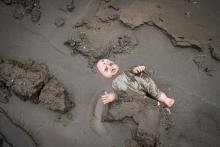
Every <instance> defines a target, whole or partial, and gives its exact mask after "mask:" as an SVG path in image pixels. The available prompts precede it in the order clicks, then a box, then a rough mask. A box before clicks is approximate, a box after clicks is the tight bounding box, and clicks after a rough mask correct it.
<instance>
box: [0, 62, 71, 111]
mask: <svg viewBox="0 0 220 147" xmlns="http://www.w3.org/2000/svg"><path fill="white" fill-rule="evenodd" d="M49 77H50V75H49V69H48V67H47V66H46V65H44V64H37V63H35V62H34V61H32V60H29V61H28V62H27V63H21V62H18V61H15V60H4V61H2V63H1V64H0V80H1V81H2V82H3V84H5V85H6V86H7V88H9V89H10V90H12V91H13V92H14V93H15V94H16V95H17V96H18V97H19V98H20V99H21V100H23V101H26V100H30V101H32V102H34V103H38V102H39V101H40V102H42V103H44V104H47V105H48V108H49V109H50V110H53V111H58V112H61V113H65V112H67V111H68V110H70V109H71V108H72V107H73V103H72V102H71V101H70V100H69V98H68V94H67V92H66V91H65V89H64V88H63V85H62V84H61V83H60V82H59V81H58V80H57V79H55V78H52V79H50V80H49ZM48 80H49V81H48ZM6 96H7V95H6ZM5 99H6V98H5Z"/></svg>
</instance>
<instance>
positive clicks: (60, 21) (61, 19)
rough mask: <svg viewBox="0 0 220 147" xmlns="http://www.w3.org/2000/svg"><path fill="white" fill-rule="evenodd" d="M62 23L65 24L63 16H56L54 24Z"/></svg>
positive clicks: (58, 25) (60, 24) (59, 25)
mask: <svg viewBox="0 0 220 147" xmlns="http://www.w3.org/2000/svg"><path fill="white" fill-rule="evenodd" d="M64 24H65V20H64V18H63V17H58V18H56V19H55V21H54V25H55V26H56V27H62V26H63V25H64Z"/></svg>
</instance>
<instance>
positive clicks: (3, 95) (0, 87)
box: [0, 81, 11, 103]
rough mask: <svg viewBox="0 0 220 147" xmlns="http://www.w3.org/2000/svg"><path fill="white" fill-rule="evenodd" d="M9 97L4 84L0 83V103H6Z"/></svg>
mask: <svg viewBox="0 0 220 147" xmlns="http://www.w3.org/2000/svg"><path fill="white" fill-rule="evenodd" d="M10 96H11V93H10V91H9V90H8V88H7V87H6V86H5V84H4V83H3V82H1V81H0V102H1V103H8V102H9V97H10Z"/></svg>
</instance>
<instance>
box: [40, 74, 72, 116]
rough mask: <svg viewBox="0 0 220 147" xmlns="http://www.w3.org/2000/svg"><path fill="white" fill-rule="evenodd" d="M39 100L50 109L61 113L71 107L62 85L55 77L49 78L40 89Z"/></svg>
mask: <svg viewBox="0 0 220 147" xmlns="http://www.w3.org/2000/svg"><path fill="white" fill-rule="evenodd" d="M39 101H40V102H41V103H44V104H46V105H47V106H48V108H49V109H50V110H53V111H57V112H61V113H65V112H67V111H68V110H70V109H71V108H72V107H73V103H72V102H71V101H70V100H69V98H68V95H67V92H66V91H65V89H64V88H63V85H62V84H61V83H60V82H59V81H58V80H57V79H56V78H52V79H50V80H49V81H48V83H47V84H46V85H45V86H44V88H43V89H42V90H41V93H40V96H39Z"/></svg>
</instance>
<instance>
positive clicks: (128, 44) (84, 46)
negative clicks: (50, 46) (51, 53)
mask: <svg viewBox="0 0 220 147" xmlns="http://www.w3.org/2000/svg"><path fill="white" fill-rule="evenodd" d="M137 44H138V42H137V39H136V37H135V36H134V34H133V33H132V32H128V33H125V34H124V35H121V36H119V37H118V38H116V39H115V40H112V41H111V42H109V44H108V45H106V47H100V48H95V47H93V46H92V43H91V42H90V41H89V39H88V37H87V35H86V33H85V32H75V33H74V34H73V37H72V38H71V39H69V40H67V41H66V42H64V45H65V46H67V47H69V48H70V49H71V52H72V54H81V55H83V56H85V57H87V58H88V62H89V67H90V68H93V66H94V64H95V63H96V62H97V61H98V60H99V59H101V58H109V57H112V56H114V55H116V54H121V53H129V52H130V51H131V50H132V49H133V48H134V47H135V46H136V45H137Z"/></svg>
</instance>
